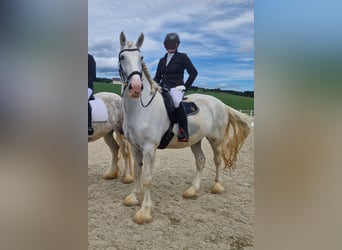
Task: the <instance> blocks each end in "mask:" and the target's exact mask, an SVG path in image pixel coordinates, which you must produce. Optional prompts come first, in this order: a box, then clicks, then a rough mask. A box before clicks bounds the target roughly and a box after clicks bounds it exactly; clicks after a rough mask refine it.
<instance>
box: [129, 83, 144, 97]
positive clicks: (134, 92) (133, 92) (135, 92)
mask: <svg viewBox="0 0 342 250" xmlns="http://www.w3.org/2000/svg"><path fill="white" fill-rule="evenodd" d="M142 91H143V84H142V82H141V80H140V79H132V82H131V83H130V84H129V86H128V92H129V97H131V98H139V97H140V96H141V92H142Z"/></svg>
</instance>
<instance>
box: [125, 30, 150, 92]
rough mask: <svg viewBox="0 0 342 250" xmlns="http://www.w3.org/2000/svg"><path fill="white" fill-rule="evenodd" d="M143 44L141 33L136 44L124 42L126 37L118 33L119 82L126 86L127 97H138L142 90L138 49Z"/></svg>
mask: <svg viewBox="0 0 342 250" xmlns="http://www.w3.org/2000/svg"><path fill="white" fill-rule="evenodd" d="M143 42H144V34H143V33H141V34H140V36H139V38H138V40H137V41H136V43H133V42H131V41H126V36H125V34H124V32H123V31H122V32H121V33H120V45H121V51H120V53H119V72H120V78H121V81H122V82H123V83H124V84H125V86H128V90H129V96H130V97H132V98H137V97H140V95H141V92H142V90H143V84H142V80H141V78H142V70H143V69H142V65H143V56H142V54H141V53H140V50H139V48H140V47H141V45H142V44H143Z"/></svg>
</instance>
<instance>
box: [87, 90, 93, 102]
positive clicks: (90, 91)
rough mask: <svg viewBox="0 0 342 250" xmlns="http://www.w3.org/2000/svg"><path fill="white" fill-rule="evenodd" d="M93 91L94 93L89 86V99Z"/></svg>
mask: <svg viewBox="0 0 342 250" xmlns="http://www.w3.org/2000/svg"><path fill="white" fill-rule="evenodd" d="M92 93H93V90H92V89H91V88H88V100H89V98H90V96H91V94H92Z"/></svg>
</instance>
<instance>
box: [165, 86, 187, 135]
mask: <svg viewBox="0 0 342 250" xmlns="http://www.w3.org/2000/svg"><path fill="white" fill-rule="evenodd" d="M170 95H171V96H172V100H173V106H174V107H175V113H176V116H177V118H178V126H179V131H178V141H181V142H187V141H188V139H189V135H188V120H187V117H186V114H185V111H184V108H183V103H182V102H181V101H182V100H183V96H184V91H181V90H179V89H177V88H172V89H170Z"/></svg>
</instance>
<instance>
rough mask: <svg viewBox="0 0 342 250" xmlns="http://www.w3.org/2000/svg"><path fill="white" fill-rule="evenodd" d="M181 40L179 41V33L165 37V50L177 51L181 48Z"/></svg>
mask: <svg viewBox="0 0 342 250" xmlns="http://www.w3.org/2000/svg"><path fill="white" fill-rule="evenodd" d="M179 43H180V40H179V36H178V34H177V33H168V34H167V35H166V36H165V39H164V47H165V49H167V50H169V49H177V48H178V46H179Z"/></svg>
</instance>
